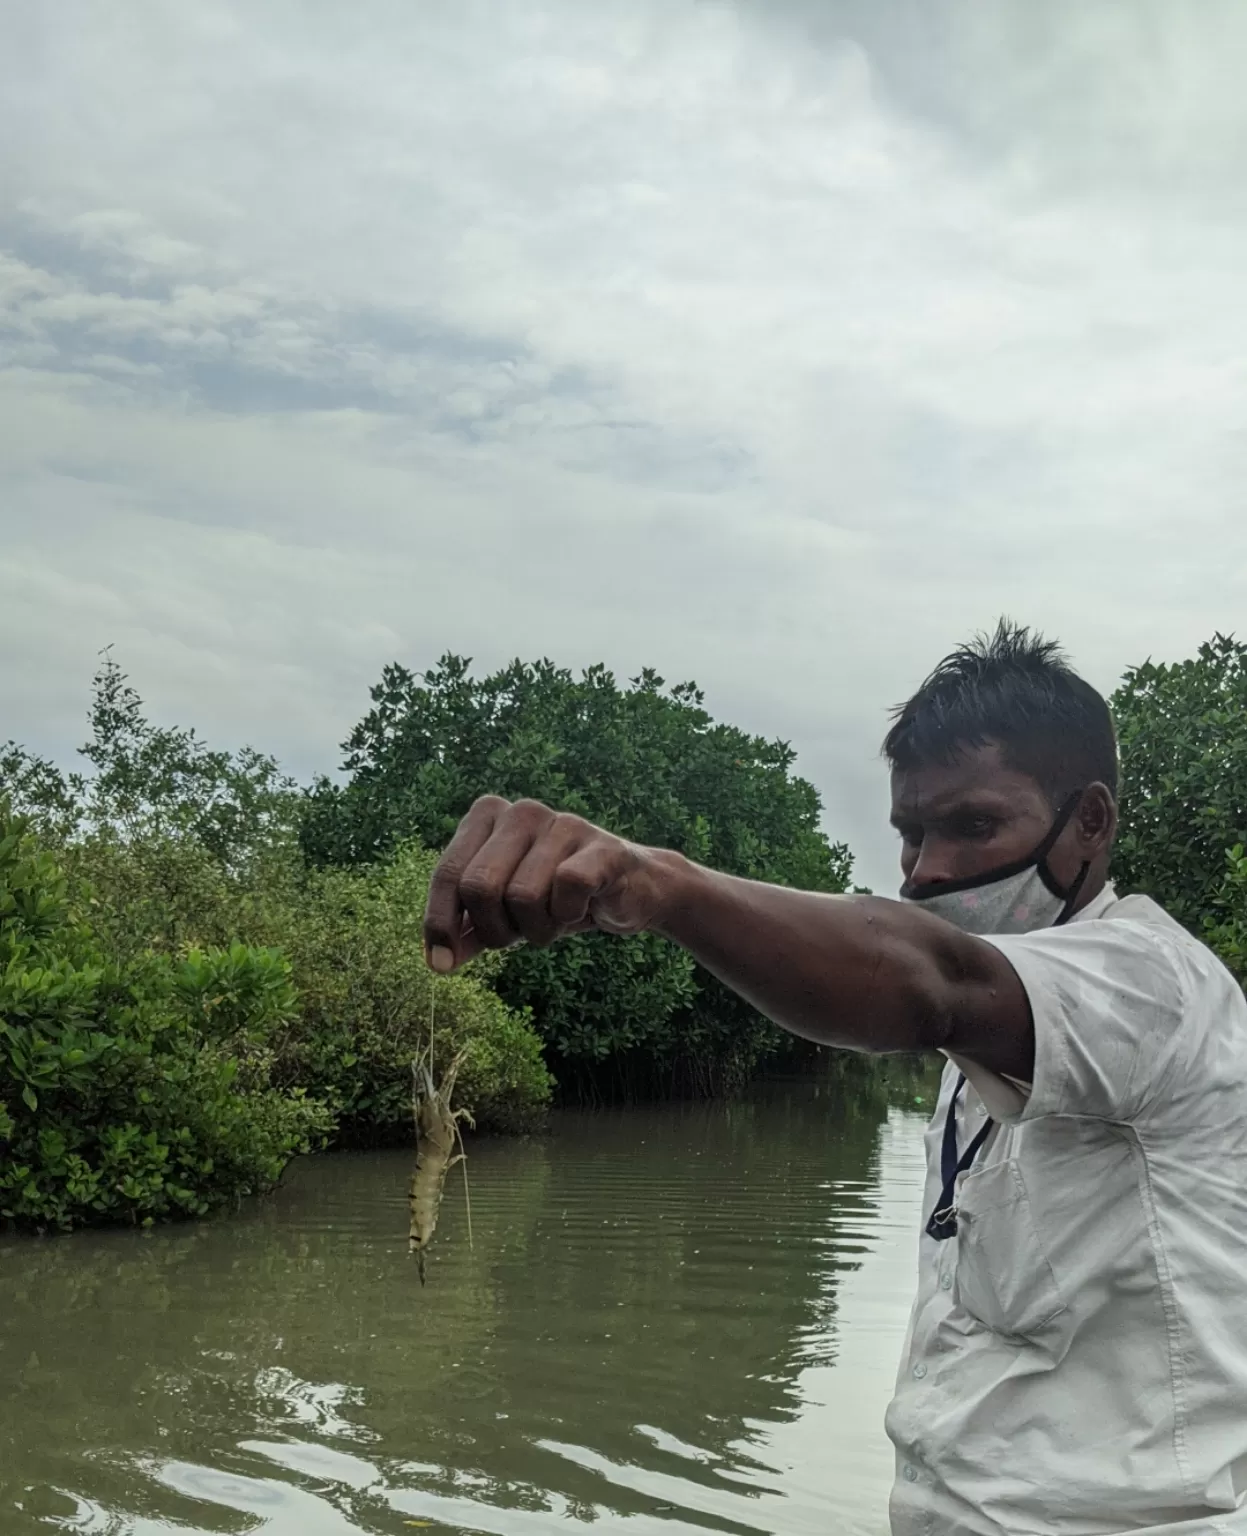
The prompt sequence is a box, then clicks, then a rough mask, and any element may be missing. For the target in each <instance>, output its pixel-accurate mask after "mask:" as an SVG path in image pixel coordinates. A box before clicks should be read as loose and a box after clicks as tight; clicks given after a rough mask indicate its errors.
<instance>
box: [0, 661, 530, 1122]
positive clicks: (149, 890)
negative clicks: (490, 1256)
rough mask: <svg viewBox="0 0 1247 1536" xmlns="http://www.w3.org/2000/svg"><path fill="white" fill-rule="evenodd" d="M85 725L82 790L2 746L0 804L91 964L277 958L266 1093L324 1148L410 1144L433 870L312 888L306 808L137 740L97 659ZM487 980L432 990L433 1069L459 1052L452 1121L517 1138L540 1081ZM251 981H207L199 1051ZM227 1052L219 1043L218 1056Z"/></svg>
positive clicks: (208, 761)
mask: <svg viewBox="0 0 1247 1536" xmlns="http://www.w3.org/2000/svg"><path fill="white" fill-rule="evenodd" d="M90 718H91V723H92V734H91V740H90V741H89V742H88V743H87V745H86V746H85V747H84V748H83V749H82V751H83V755H84V756H85V757H86V758H87V759H88V761H89V762H90V763H91V765H92V767H93V770H94V772H93V774H91V775H89V776H88V775H84V774H61V773H59V771H58V770H57V769H56V768H54V767H53V766H52V765H50V764H47V763H46V762H43V761H42V760H41V759H38V758H35V757H33V756H31V755H30V754H28V753H25V752H24V751H23V750H22V749H21V748H18V747H14V746H13V745H12V744H10V746H9V747H8V748H7V749H5V751H4V752H3V753H0V786H7V787H8V789H9V790H10V791H11V792H13V793H14V794H16V795H18V796H20V798H21V799H22V801H23V803H24V804H25V805H27V806H28V807H29V808H30V809H31V811H32V813H34V814H35V815H37V816H38V818H39V821H40V824H41V825H42V826H43V827H44V828H45V829H46V830H47V832H48V835H49V836H50V837H51V838H53V839H54V840H55V841H56V843H57V844H58V845H59V848H60V854H61V858H62V860H63V862H64V865H65V867H66V869H67V871H68V872H69V873H70V875H71V876H72V879H73V884H74V888H75V889H76V890H77V891H79V892H80V893H81V900H82V904H83V907H84V910H85V911H86V912H87V913H89V915H90V918H91V921H92V924H93V925H94V928H95V931H96V933H97V935H98V937H99V941H100V945H101V947H102V949H103V950H104V952H105V953H107V954H108V955H109V957H110V958H112V959H115V960H117V961H119V962H120V961H124V962H127V963H133V964H138V963H140V962H141V961H142V960H143V959H144V958H145V957H148V956H150V954H151V953H152V952H156V953H158V954H162V955H167V956H170V957H175V958H177V959H178V960H179V961H180V962H181V963H182V964H183V967H184V968H186V967H191V968H193V967H194V966H195V965H196V964H197V963H202V956H199V958H198V960H197V954H198V952H199V951H200V950H202V949H204V948H205V947H209V948H213V949H216V950H222V951H224V952H226V953H227V954H229V955H233V956H235V957H236V959H237V961H238V965H239V966H241V965H242V960H241V957H242V956H243V955H244V954H246V953H247V951H246V949H245V948H244V947H243V946H240V945H238V944H237V941H238V940H240V939H242V940H245V941H246V944H247V945H262V946H269V947H275V948H276V949H278V950H280V951H281V953H282V954H283V956H285V959H284V960H283V962H282V963H283V965H285V964H287V962H288V967H289V969H290V971H291V976H292V983H293V990H292V991H291V993H290V998H289V1006H288V1007H286V1008H285V1009H284V1012H283V1023H282V1026H281V1028H280V1029H279V1030H277V1031H275V1032H274V1035H273V1038H272V1039H271V1041H270V1042H269V1045H268V1047H267V1050H268V1051H269V1055H270V1058H271V1059H270V1066H271V1071H272V1073H273V1080H274V1082H275V1083H277V1084H278V1085H279V1086H282V1087H285V1088H287V1089H290V1090H291V1091H293V1090H294V1089H296V1088H297V1089H299V1090H300V1091H302V1092H304V1093H305V1094H306V1095H307V1096H308V1097H309V1098H311V1099H314V1100H316V1101H317V1102H318V1103H320V1104H321V1105H323V1106H324V1108H325V1110H326V1111H327V1112H328V1113H329V1114H331V1115H332V1116H333V1118H334V1122H335V1124H337V1126H338V1131H337V1135H338V1139H339V1140H346V1141H350V1142H360V1141H385V1140H395V1139H401V1140H407V1139H409V1138H410V1136H411V1063H412V1058H413V1056H414V1055H415V1054H416V1053H417V1051H418V1050H419V1049H422V1048H423V1046H424V1043H425V1040H426V1034H427V1023H428V1016H429V1000H430V987H431V984H432V978H431V977H430V975H429V973H428V971H427V969H426V967H425V965H424V961H423V951H422V945H421V935H420V919H421V916H422V913H423V909H424V899H425V894H426V892H427V885H428V876H429V873H430V871H431V868H432V864H433V859H432V857H431V856H430V855H428V854H425V853H422V852H421V851H420V850H419V849H418V848H416V847H414V846H413V847H409V848H405V849H403V850H400V851H399V853H398V854H397V856H396V857H395V859H394V860H393V861H392V862H391V864H390V865H388V866H387V867H385V868H384V869H382V868H378V869H375V870H373V869H361V870H350V871H347V870H327V871H323V872H322V871H315V870H309V869H308V868H307V866H306V864H305V862H304V860H303V857H302V855H301V853H300V852H299V849H298V845H297V841H296V832H295V829H296V826H297V818H298V815H299V813H300V811H301V808H302V805H303V799H302V796H300V795H298V794H295V793H293V792H292V785H291V781H290V780H288V779H287V778H285V776H284V775H282V774H281V772H280V770H279V769H278V768H277V766H276V764H275V763H274V761H273V760H272V759H271V758H268V757H265V756H263V755H262V754H260V753H257V752H254V751H251V750H250V749H244V750H243V751H242V752H239V753H236V754H229V753H225V752H218V751H212V750H209V749H208V748H207V747H206V746H205V745H204V743H202V742H201V741H200V740H199V739H198V738H197V737H196V736H195V734H194V733H193V732H191V731H186V730H182V729H178V728H167V727H156V726H153V725H152V724H151V723H150V722H149V721H148V720H147V719H146V718H145V716H144V713H143V707H142V703H141V701H140V699H139V697H138V695H137V693H136V692H135V691H134V689H133V688H131V686H130V685H129V682H128V680H127V679H126V677H125V675H124V673H122V672H121V671H120V669H119V668H118V667H117V666H116V664H115V663H114V662H113V661H112V660H111V658H106V660H105V663H104V665H103V666H102V667H101V669H100V671H99V672H98V673H97V675H96V679H95V687H94V695H93V704H92V708H91V715H90ZM188 951H189V957H188V958H187V956H188ZM495 968H496V967H495ZM489 970H490V967H489V965H488V964H486V965H483V966H477V967H474V968H473V970H472V973H470V974H468V975H465V976H462V977H455V978H453V979H450V980H446V981H443V982H440V983H439V984H438V995H437V1002H436V1020H437V1057H436V1061H435V1065H436V1064H437V1062H444V1061H445V1060H446V1059H448V1057H449V1056H450V1055H452V1054H454V1052H455V1051H457V1050H458V1048H459V1047H460V1046H463V1045H466V1046H467V1047H468V1056H467V1060H466V1061H465V1064H464V1067H463V1069H462V1071H461V1073H460V1078H459V1092H458V1099H459V1102H460V1103H462V1104H463V1105H464V1106H465V1107H467V1108H468V1109H469V1110H470V1111H472V1112H473V1113H474V1115H475V1116H476V1118H477V1122H478V1124H480V1125H482V1126H484V1127H491V1128H499V1129H510V1130H516V1129H523V1128H527V1127H529V1126H531V1125H532V1124H534V1123H535V1122H536V1120H537V1119H538V1118H539V1117H540V1115H541V1114H542V1112H543V1110H544V1106H545V1104H546V1101H547V1100H548V1098H549V1092H550V1079H549V1075H548V1073H547V1072H546V1069H545V1066H544V1064H543V1063H542V1060H541V1043H540V1041H539V1040H538V1038H537V1037H536V1035H535V1034H534V1033H533V1031H532V1029H531V1028H530V1026H529V1025H528V1023H527V1021H526V1019H525V1017H524V1015H523V1013H522V1012H517V1011H516V1010H514V1009H509V1008H507V1007H506V1006H505V1004H504V1003H503V1002H502V1001H501V1000H500V999H499V998H498V996H497V995H496V994H495V993H494V991H493V990H492V989H491V988H490V987H489V985H488V983H487V980H486V979H485V977H486V975H487V974H488V973H489ZM254 980H255V978H254V976H248V974H247V973H246V972H245V969H238V968H237V967H236V968H235V970H234V971H232V972H230V973H229V974H223V975H222V982H223V984H224V983H226V982H228V986H225V985H223V987H222V989H221V995H220V996H219V997H216V998H214V999H211V1000H209V1001H210V1012H209V1014H208V1015H205V1016H204V1017H203V1018H200V1019H198V1020H197V1021H196V1022H197V1024H198V1026H199V1027H200V1028H202V1029H203V1030H204V1031H205V1033H206V1034H208V1035H210V1036H212V1037H214V1038H215V1035H216V1033H219V1032H220V1025H221V1023H222V1020H223V1018H224V1012H223V1010H226V1009H228V1008H230V1007H233V1008H234V1011H235V1013H237V1011H238V1008H239V1007H240V1006H242V1004H243V998H242V989H244V988H245V986H247V985H249V984H252V983H253V982H254ZM243 1043H244V1042H243V1041H242V1038H241V1036H237V1035H231V1036H230V1045H229V1049H241V1047H242V1045H243Z"/></svg>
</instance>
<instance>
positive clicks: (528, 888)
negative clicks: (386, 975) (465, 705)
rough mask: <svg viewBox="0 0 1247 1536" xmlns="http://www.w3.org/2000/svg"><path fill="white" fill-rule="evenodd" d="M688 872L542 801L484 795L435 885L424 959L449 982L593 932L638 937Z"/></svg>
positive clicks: (673, 858) (670, 857)
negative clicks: (530, 948)
mask: <svg viewBox="0 0 1247 1536" xmlns="http://www.w3.org/2000/svg"><path fill="white" fill-rule="evenodd" d="M683 863H684V861H683V860H682V859H681V858H680V856H679V855H678V854H670V853H663V852H660V851H659V850H657V849H654V848H643V847H641V846H639V845H638V844H636V843H630V842H628V841H626V840H625V839H624V838H622V837H615V836H614V835H613V834H612V833H610V832H604V831H602V829H601V828H600V827H595V826H594V825H593V824H592V823H591V822H588V821H583V820H582V819H581V818H580V817H579V816H568V815H565V814H562V813H560V812H558V811H552V810H550V809H549V807H548V806H544V805H541V804H539V803H538V802H537V801H536V800H519V801H516V802H515V804H512V803H511V802H510V801H508V800H503V799H501V798H500V797H499V796H497V795H486V796H485V797H484V798H483V799H480V800H478V801H477V802H476V804H475V805H473V807H472V809H471V810H470V811H469V812H468V814H467V815H466V816H465V817H464V818H463V820H462V821H461V822H460V823H459V829H458V831H457V832H456V833H455V836H454V838H453V840H452V842H451V844H450V846H449V847H448V848H447V849H446V852H445V853H444V854H443V855H442V857H441V860H440V862H439V863H438V866H437V869H436V871H435V873H434V875H433V880H432V884H431V885H430V886H429V903H428V907H427V909H426V911H425V915H424V945H425V954H426V956H427V958H428V962H429V964H430V966H432V968H433V969H434V970H435V971H439V972H443V973H445V972H447V971H453V970H455V969H456V968H457V967H458V966H461V965H463V964H464V963H465V962H466V961H468V960H471V959H472V957H473V956H474V955H478V954H480V952H481V951H482V950H483V949H504V948H506V947H507V946H508V945H510V944H515V943H518V942H519V941H520V940H527V942H528V943H530V944H537V945H546V944H552V943H553V942H554V940H555V939H559V938H562V937H564V936H565V935H566V934H570V933H583V932H585V931H586V930H588V929H591V928H598V929H601V930H603V931H604V932H606V933H639V932H640V931H641V930H642V929H644V928H649V927H652V926H654V925H655V924H656V923H657V922H658V920H659V919H660V916H661V913H662V909H663V906H664V903H665V901H666V900H667V899H668V897H669V894H670V888H671V885H672V881H673V878H674V876H675V874H676V871H677V868H678V866H679V865H681V864H683Z"/></svg>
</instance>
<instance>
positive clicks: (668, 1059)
mask: <svg viewBox="0 0 1247 1536" xmlns="http://www.w3.org/2000/svg"><path fill="white" fill-rule="evenodd" d="M468 668H469V663H468V661H467V660H465V659H463V658H461V657H455V656H446V657H443V659H442V660H441V662H440V663H439V664H438V666H436V667H435V668H433V669H431V670H430V671H429V672H428V673H426V674H424V676H423V677H422V678H417V677H415V676H414V675H413V674H412V673H410V672H408V671H407V670H406V669H405V668H402V667H399V666H392V667H388V668H386V670H385V672H384V674H383V676H382V681H381V683H380V684H379V685H378V686H377V687H376V688H374V689H373V693H372V697H373V705H374V707H373V709H372V710H371V711H370V712H369V714H368V715H367V716H366V717H365V718H364V720H363V721H361V723H360V724H359V725H358V726H357V727H356V729H355V731H354V732H353V733H352V735H351V737H350V739H349V740H348V742H347V743H346V749H345V750H346V754H347V755H346V761H345V768H346V771H347V773H348V774H349V775H350V778H349V781H348V782H347V784H346V785H345V786H344V787H337V786H334V785H332V784H330V783H329V782H328V781H326V780H321V781H320V782H319V783H318V784H317V785H316V786H315V787H314V789H313V791H312V793H311V795H310V796H309V801H308V806H307V811H306V815H305V818H304V822H303V827H302V833H301V836H302V841H303V846H304V849H305V851H306V853H307V855H308V857H309V859H310V860H311V861H312V862H313V863H315V864H318V865H332V864H340V865H358V864H367V863H371V862H374V861H377V860H381V859H385V858H386V857H388V856H389V854H390V852H391V850H393V849H394V848H395V847H396V846H397V845H398V844H399V843H401V842H402V841H403V840H405V839H407V838H410V837H413V836H414V837H418V838H419V839H420V840H421V841H422V842H424V843H425V844H427V845H429V846H432V847H442V846H444V845H445V843H446V841H447V840H448V839H449V837H450V836H451V834H452V833H453V831H454V828H455V826H456V825H457V823H458V821H459V818H460V817H461V816H462V815H463V814H464V812H465V811H466V810H467V809H468V807H469V806H470V805H471V804H472V802H473V800H474V799H476V798H477V796H478V795H481V794H486V793H493V794H500V795H504V796H506V797H507V798H509V799H517V798H521V797H525V796H531V797H533V798H536V799H539V800H542V801H544V802H545V803H546V804H548V805H552V806H554V807H556V808H557V809H560V810H566V811H571V812H575V813H576V814H579V815H583V816H586V817H588V818H589V819H591V820H593V821H595V822H597V823H598V824H600V825H602V826H605V827H608V828H610V829H611V830H612V831H616V832H619V833H621V834H622V835H624V836H626V837H630V838H634V839H636V840H637V841H639V842H645V843H649V844H654V845H657V846H660V847H665V848H673V849H677V850H679V851H681V852H683V853H685V854H687V855H688V856H689V857H691V858H694V859H697V860H698V861H700V862H704V863H707V864H710V865H712V866H714V867H715V868H718V869H723V870H727V871H729V872H730V873H734V874H739V875H744V876H748V877H751V878H756V879H763V880H771V881H776V882H779V883H783V884H790V885H794V886H801V887H804V888H806V889H810V890H825V891H839V890H843V889H844V888H845V885H846V883H847V880H848V875H849V869H850V860H849V855H848V852H847V850H846V849H845V848H844V847H843V846H841V845H835V846H832V845H830V844H829V843H828V841H827V838H826V837H825V835H824V834H823V833H822V832H821V830H820V829H819V825H818V821H819V812H820V806H819V800H818V796H817V794H816V792H815V790H814V788H813V786H812V785H810V784H809V783H807V782H806V781H805V780H803V779H800V778H798V777H796V776H795V775H794V774H793V773H792V771H791V770H792V765H793V752H792V749H791V748H790V747H789V746H788V745H787V744H786V743H784V742H768V741H765V740H763V739H761V738H758V737H751V736H748V735H747V734H745V733H744V732H742V731H739V730H737V729H735V728H734V727H732V726H727V725H720V724H716V723H715V722H714V721H713V720H712V719H711V717H710V716H709V714H708V713H707V712H706V710H705V709H704V708H703V699H702V695H701V694H700V692H699V691H698V690H697V689H696V688H695V687H694V686H693V685H692V684H688V683H684V684H679V685H678V686H676V687H673V688H670V689H668V688H667V687H666V685H665V684H664V682H663V680H662V678H660V677H658V676H657V675H656V674H655V673H653V672H651V671H646V672H644V673H642V675H641V676H640V677H639V678H637V679H635V680H634V681H633V683H632V684H631V686H629V687H620V686H619V685H618V684H617V683H616V681H615V678H614V677H613V676H612V675H611V673H610V672H608V671H607V670H606V668H605V667H602V666H596V667H591V668H589V670H588V671H586V672H585V673H584V674H582V676H581V677H580V678H575V677H573V675H572V674H571V673H570V672H568V671H566V670H564V669H561V668H557V667H555V666H553V665H552V664H551V663H550V662H548V661H541V662H537V663H535V664H527V663H523V662H519V661H516V662H514V663H512V664H511V665H510V666H509V667H506V668H504V669H503V670H502V671H500V672H497V673H495V674H493V675H492V676H489V677H485V678H474V677H472V676H471V675H470V674H469V670H468ZM498 985H499V989H500V991H501V992H502V994H503V996H504V997H506V998H507V1000H508V1001H510V1002H512V1003H514V1004H516V1005H517V1006H521V1007H527V1008H531V1009H532V1011H533V1015H534V1019H535V1021H536V1024H537V1027H538V1028H539V1030H540V1031H541V1034H542V1036H543V1037H544V1038H545V1040H546V1041H547V1043H548V1045H549V1046H550V1048H551V1050H552V1051H553V1053H554V1055H555V1058H556V1061H557V1062H558V1063H559V1076H560V1080H561V1081H563V1080H564V1079H566V1080H567V1081H568V1082H570V1081H571V1080H572V1079H577V1080H578V1081H580V1082H581V1084H582V1085H583V1084H589V1085H597V1086H601V1085H602V1084H603V1083H610V1082H613V1083H617V1084H618V1085H620V1086H622V1087H624V1088H625V1089H627V1088H632V1089H640V1090H651V1091H652V1090H653V1089H655V1088H659V1087H662V1088H669V1089H677V1088H679V1087H682V1086H683V1087H694V1088H699V1089H706V1090H710V1089H714V1088H716V1087H723V1086H726V1085H728V1084H730V1083H732V1082H734V1081H737V1080H739V1079H740V1078H741V1077H743V1076H744V1075H746V1074H747V1073H748V1072H749V1071H751V1070H752V1069H753V1067H754V1066H755V1065H756V1063H757V1062H758V1061H759V1060H760V1059H761V1058H762V1057H763V1056H764V1055H765V1054H767V1053H768V1052H769V1051H771V1050H773V1049H774V1048H775V1046H776V1045H777V1043H778V1041H779V1038H780V1037H779V1035H778V1032H777V1031H775V1030H774V1029H773V1028H772V1027H771V1026H769V1025H767V1024H766V1023H765V1022H764V1021H763V1020H761V1018H760V1017H759V1016H758V1015H757V1014H755V1013H753V1012H752V1010H750V1009H749V1008H748V1007H747V1006H746V1005H745V1004H743V1003H742V1002H741V1001H740V1000H739V999H738V998H736V997H735V996H734V995H733V994H732V993H730V992H728V991H727V990H726V989H725V988H723V987H721V986H720V985H719V983H718V982H716V981H715V980H714V979H713V978H711V977H709V976H707V975H705V974H704V973H700V972H698V971H696V969H695V968H694V967H693V965H692V963H691V961H690V960H689V958H688V957H687V956H686V955H684V954H682V953H680V952H679V951H677V950H676V949H674V948H673V947H672V946H670V945H667V944H665V943H662V942H661V941H658V940H655V939H653V938H651V937H649V936H640V937H637V938H633V939H627V940H623V941H620V940H614V939H613V940H610V941H608V942H603V941H601V940H599V939H597V938H595V937H594V936H592V935H586V936H583V937H580V938H576V939H572V940H569V941H567V942H565V943H563V944H560V945H558V946H556V947H555V948H553V949H551V950H546V951H533V950H516V951H514V952H512V953H510V954H508V956H507V957H506V961H505V964H504V967H503V969H502V972H501V974H500V977H499V982H498ZM608 1062H609V1063H610V1068H609V1070H607V1071H603V1070H602V1069H603V1067H604V1065H605V1064H606V1063H608Z"/></svg>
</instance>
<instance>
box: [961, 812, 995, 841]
mask: <svg viewBox="0 0 1247 1536" xmlns="http://www.w3.org/2000/svg"><path fill="white" fill-rule="evenodd" d="M957 830H958V832H959V833H960V834H961V836H962V837H990V836H991V835H992V833H993V832H994V831H995V830H996V818H995V817H994V816H966V817H963V818H962V819H961V821H959V822H958V824H957Z"/></svg>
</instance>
